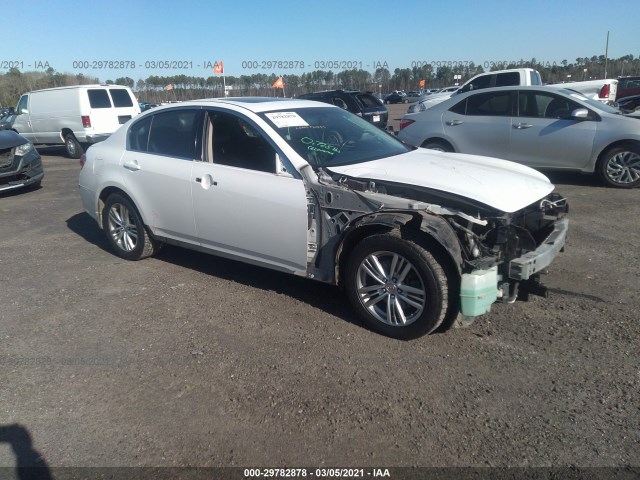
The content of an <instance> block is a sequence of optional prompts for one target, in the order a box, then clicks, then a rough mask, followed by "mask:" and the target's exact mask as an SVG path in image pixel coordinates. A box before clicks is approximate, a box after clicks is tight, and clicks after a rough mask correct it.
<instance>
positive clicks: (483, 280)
mask: <svg viewBox="0 0 640 480" xmlns="http://www.w3.org/2000/svg"><path fill="white" fill-rule="evenodd" d="M497 298H498V268H497V267H492V268H490V269H488V270H474V271H473V272H471V273H463V274H462V282H461V283H460V310H461V312H460V313H462V314H463V315H465V316H467V317H477V316H478V315H482V314H484V313H487V312H488V311H489V310H490V309H491V304H492V303H493V302H495V301H496V299H497Z"/></svg>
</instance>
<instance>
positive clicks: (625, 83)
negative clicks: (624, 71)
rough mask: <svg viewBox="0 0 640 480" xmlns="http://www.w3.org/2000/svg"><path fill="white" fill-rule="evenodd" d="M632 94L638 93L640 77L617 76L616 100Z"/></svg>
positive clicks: (639, 91) (639, 92) (639, 93)
mask: <svg viewBox="0 0 640 480" xmlns="http://www.w3.org/2000/svg"><path fill="white" fill-rule="evenodd" d="M634 95H640V77H618V90H617V92H616V102H619V101H620V99H622V98H626V97H631V96H634Z"/></svg>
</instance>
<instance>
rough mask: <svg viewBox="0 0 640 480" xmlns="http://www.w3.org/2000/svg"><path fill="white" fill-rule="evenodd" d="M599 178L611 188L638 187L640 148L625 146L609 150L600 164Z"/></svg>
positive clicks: (639, 183) (639, 181) (639, 182)
mask: <svg viewBox="0 0 640 480" xmlns="http://www.w3.org/2000/svg"><path fill="white" fill-rule="evenodd" d="M598 176H599V177H600V179H601V180H602V181H603V182H604V183H605V184H606V185H608V186H610V187H615V188H635V187H637V186H638V185H640V148H639V147H636V146H634V145H623V146H622V147H615V148H611V149H609V150H607V151H606V152H605V153H604V154H603V156H602V159H601V161H600V162H599V163H598Z"/></svg>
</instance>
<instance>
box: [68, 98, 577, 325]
mask: <svg viewBox="0 0 640 480" xmlns="http://www.w3.org/2000/svg"><path fill="white" fill-rule="evenodd" d="M81 165H83V167H82V169H81V172H80V178H79V187H80V195H81V198H82V203H83V205H84V208H85V210H86V211H87V213H88V214H89V215H90V216H91V217H92V218H93V219H94V220H95V221H96V222H97V223H98V225H99V226H100V228H102V229H103V230H104V232H105V234H106V237H107V239H108V242H109V244H110V245H111V248H112V249H113V250H114V251H115V253H116V254H117V255H119V256H120V257H122V258H124V259H128V260H138V259H141V258H144V257H148V256H150V255H153V254H154V253H156V252H157V251H158V249H159V247H160V246H161V245H162V244H163V243H170V244H174V245H180V246H183V247H187V248H191V249H195V250H200V251H204V252H208V253H212V254H216V255H221V256H224V257H230V258H233V259H237V260H242V261H245V262H249V263H252V264H257V265H262V266H264V267H267V268H271V269H275V270H280V271H284V272H288V273H292V274H294V275H299V276H302V277H306V278H309V279H313V280H317V281H321V282H326V283H329V284H334V285H340V286H342V287H344V289H345V290H346V293H347V296H348V297H349V299H350V301H351V303H352V305H353V308H354V309H355V310H356V311H357V312H358V314H359V315H360V316H361V318H362V319H363V320H364V322H366V324H367V325H368V326H369V327H370V328H372V329H374V330H376V331H378V332H381V333H383V334H385V335H389V336H392V337H396V338H412V337H415V336H418V335H422V334H426V333H429V332H431V331H433V330H434V329H435V328H437V327H438V326H439V325H441V324H442V323H443V322H445V324H447V323H448V322H449V321H452V319H455V318H456V317H457V314H458V312H462V314H463V315H465V316H468V317H475V316H477V315H481V314H483V313H486V312H487V311H488V310H489V309H490V306H491V304H492V303H493V302H494V301H496V299H497V298H500V299H501V300H502V301H504V302H511V301H514V300H515V298H516V297H517V296H518V295H517V294H518V292H520V294H525V295H526V294H527V292H530V293H534V294H543V293H544V288H543V287H541V286H540V284H539V283H538V279H539V274H540V272H541V271H543V270H544V269H545V268H546V267H547V266H548V265H549V264H550V263H551V262H552V260H553V258H554V257H555V256H556V255H557V253H558V252H559V251H560V250H561V249H562V247H563V245H564V241H565V235H566V230H567V225H568V220H567V218H566V217H565V216H564V215H565V213H566V210H567V206H566V201H565V200H564V199H563V198H562V197H561V196H560V195H558V194H556V193H552V191H553V189H554V187H553V185H552V184H551V183H549V181H548V179H547V178H546V177H545V176H544V175H542V174H541V173H539V172H536V171H535V170H532V169H530V168H527V167H524V166H522V165H517V164H514V163H511V162H506V161H503V160H497V159H491V158H484V157H474V156H462V155H450V154H442V153H440V152H433V151H429V150H425V149H414V148H412V147H408V146H406V145H404V144H403V143H401V142H399V141H398V140H397V139H396V138H395V137H394V136H392V135H389V134H388V133H386V132H384V131H382V130H380V129H379V128H376V127H374V126H373V125H372V124H371V123H369V122H366V121H364V120H362V119H361V118H358V117H356V116H354V115H353V114H351V113H349V112H347V111H345V110H343V109H341V108H337V107H335V106H331V105H322V104H319V103H318V102H312V101H305V100H294V99H280V100H274V99H273V98H254V97H252V98H235V99H232V98H229V99H217V100H200V101H191V102H183V103H181V104H179V105H175V106H167V107H157V108H154V109H152V110H149V111H147V112H145V113H143V114H141V115H140V116H139V117H137V118H135V119H134V120H133V121H132V122H130V123H129V124H127V125H125V126H124V127H123V128H121V129H119V130H118V131H116V132H115V133H114V134H113V135H111V136H110V137H109V138H108V139H107V140H105V141H104V142H101V143H100V144H97V145H94V146H93V147H91V148H90V149H89V150H88V151H87V153H86V155H85V156H84V157H83V158H82V159H81ZM469 178H473V179H474V181H473V182H469ZM167 192H171V194H170V195H167ZM205 301H206V300H205Z"/></svg>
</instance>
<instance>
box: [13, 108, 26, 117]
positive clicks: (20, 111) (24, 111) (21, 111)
mask: <svg viewBox="0 0 640 480" xmlns="http://www.w3.org/2000/svg"><path fill="white" fill-rule="evenodd" d="M23 113H29V110H27V109H26V108H21V109H20V110H18V112H17V113H16V115H22V114H23Z"/></svg>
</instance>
